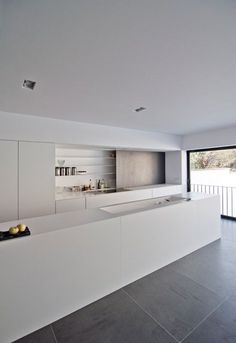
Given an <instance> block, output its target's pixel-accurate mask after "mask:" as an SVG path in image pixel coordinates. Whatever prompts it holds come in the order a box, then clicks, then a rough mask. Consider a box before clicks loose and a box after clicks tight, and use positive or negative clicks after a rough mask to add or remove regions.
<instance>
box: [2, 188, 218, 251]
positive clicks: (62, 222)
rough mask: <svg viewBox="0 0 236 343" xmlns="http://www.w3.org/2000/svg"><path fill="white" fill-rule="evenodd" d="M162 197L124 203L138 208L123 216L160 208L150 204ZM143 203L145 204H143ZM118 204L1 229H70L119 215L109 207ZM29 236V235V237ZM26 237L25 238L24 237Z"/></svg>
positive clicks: (199, 197) (5, 225) (192, 195)
mask: <svg viewBox="0 0 236 343" xmlns="http://www.w3.org/2000/svg"><path fill="white" fill-rule="evenodd" d="M178 196H179V197H188V198H189V199H191V200H193V201H196V200H202V199H208V198H211V197H212V196H211V195H208V194H203V193H193V192H192V193H191V192H189V193H182V194H178ZM158 199H160V198H153V199H145V200H139V201H132V202H127V203H122V204H121V205H122V206H125V205H127V207H128V206H129V204H130V203H132V204H134V205H135V204H137V205H138V206H137V209H135V207H134V209H131V210H129V211H125V212H122V216H125V215H129V214H134V213H137V212H142V211H148V210H150V209H158V208H160V207H157V206H156V207H154V208H150V207H149V206H148V205H149V203H150V202H154V201H155V200H156V201H157V200H158ZM181 204H182V203H174V204H168V206H175V205H181ZM142 205H143V206H142ZM116 206H117V205H109V206H105V207H102V208H100V209H98V208H93V209H87V210H80V211H72V212H66V213H58V214H51V215H47V216H41V217H35V218H26V219H21V220H13V221H9V222H5V223H0V231H5V230H7V229H8V228H10V227H12V226H16V225H17V224H18V223H19V222H21V223H24V224H26V225H27V226H28V227H29V228H30V229H31V236H35V235H38V234H43V233H48V232H51V231H56V230H63V229H70V228H73V227H79V226H81V225H85V224H89V223H94V222H98V221H103V220H106V219H112V218H117V217H119V216H120V215H119V213H112V212H111V213H109V209H110V208H113V207H116ZM106 209H107V210H106ZM27 238H28V237H27ZM24 239H25V238H24ZM14 242H20V240H19V239H15V240H13V241H12V240H7V241H3V242H0V248H1V246H2V245H3V244H12V243H14Z"/></svg>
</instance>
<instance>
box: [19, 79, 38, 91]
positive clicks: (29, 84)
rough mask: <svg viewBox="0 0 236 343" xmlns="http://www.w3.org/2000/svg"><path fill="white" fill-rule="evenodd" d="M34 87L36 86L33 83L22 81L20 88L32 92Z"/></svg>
mask: <svg viewBox="0 0 236 343" xmlns="http://www.w3.org/2000/svg"><path fill="white" fill-rule="evenodd" d="M35 85H36V82H35V81H31V80H24V82H23V85H22V87H23V88H27V89H30V90H31V91H32V90H33V89H34V87H35Z"/></svg>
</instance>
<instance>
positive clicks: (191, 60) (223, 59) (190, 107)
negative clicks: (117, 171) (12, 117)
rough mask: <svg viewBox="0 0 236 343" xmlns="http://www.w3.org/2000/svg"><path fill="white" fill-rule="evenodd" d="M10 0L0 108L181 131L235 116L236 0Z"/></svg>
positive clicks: (2, 38) (1, 38) (235, 120)
mask: <svg viewBox="0 0 236 343" xmlns="http://www.w3.org/2000/svg"><path fill="white" fill-rule="evenodd" d="M3 1H4V2H5V7H4V9H5V11H4V13H3V15H4V22H3V25H2V27H1V31H0V61H1V62H0V110H2V111H7V112H16V113H25V114H32V115H39V116H47V117H53V118H61V119H67V120H73V121H80V122H88V123H99V124H105V125H112V126H119V127H127V128H135V129H143V130H149V131H150V130H151V131H160V132H168V133H176V134H186V133H190V132H194V131H200V130H206V129H210V128H217V127H223V126H230V125H232V124H236V39H235V38H236V1H235V0H178V1H177V0H119V1H117V0H66V1H65V0H40V1H38V0H3ZM0 9H1V8H0ZM24 79H31V80H35V81H37V85H36V88H35V90H34V91H29V90H25V89H22V87H21V85H22V82H23V80H24ZM139 106H144V107H147V110H146V111H144V112H139V113H136V112H134V108H136V107H139Z"/></svg>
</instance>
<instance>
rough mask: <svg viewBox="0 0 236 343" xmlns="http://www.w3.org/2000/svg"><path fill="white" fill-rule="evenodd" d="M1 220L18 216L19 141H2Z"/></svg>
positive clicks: (0, 172) (0, 144) (0, 143)
mask: <svg viewBox="0 0 236 343" xmlns="http://www.w3.org/2000/svg"><path fill="white" fill-rule="evenodd" d="M0 163H1V165H0V195H1V196H0V222H5V221H8V220H14V219H17V218H18V142H15V141H0Z"/></svg>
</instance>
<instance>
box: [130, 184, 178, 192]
mask: <svg viewBox="0 0 236 343" xmlns="http://www.w3.org/2000/svg"><path fill="white" fill-rule="evenodd" d="M172 186H181V185H180V184H171V183H169V184H168V183H162V184H157V185H147V186H137V187H127V190H131V191H134V190H139V189H155V188H162V187H172Z"/></svg>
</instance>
